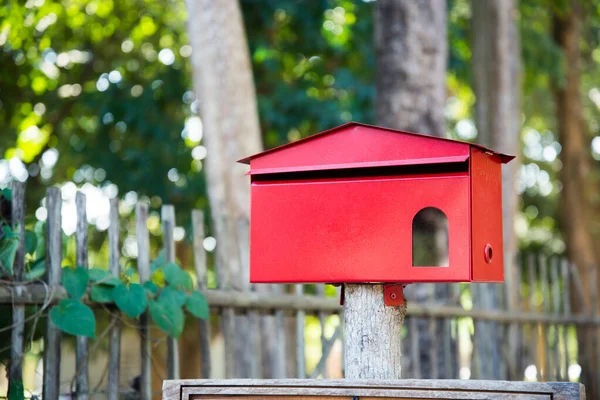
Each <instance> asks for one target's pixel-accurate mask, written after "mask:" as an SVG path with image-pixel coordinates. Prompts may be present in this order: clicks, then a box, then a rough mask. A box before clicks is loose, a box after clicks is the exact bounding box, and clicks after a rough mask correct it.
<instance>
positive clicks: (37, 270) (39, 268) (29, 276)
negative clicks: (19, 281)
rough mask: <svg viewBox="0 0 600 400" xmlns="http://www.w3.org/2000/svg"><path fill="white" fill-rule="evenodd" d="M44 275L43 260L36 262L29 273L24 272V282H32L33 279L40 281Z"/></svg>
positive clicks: (44, 264)
mask: <svg viewBox="0 0 600 400" xmlns="http://www.w3.org/2000/svg"><path fill="white" fill-rule="evenodd" d="M45 273H46V260H44V259H43V258H42V259H41V260H36V261H35V262H34V263H33V264H32V265H31V267H30V268H29V271H27V272H25V280H28V281H33V280H35V279H40V278H41V277H42V276H44V274H45Z"/></svg>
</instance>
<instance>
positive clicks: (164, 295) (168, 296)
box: [158, 286, 185, 307]
mask: <svg viewBox="0 0 600 400" xmlns="http://www.w3.org/2000/svg"><path fill="white" fill-rule="evenodd" d="M158 299H159V300H167V301H169V302H172V303H174V304H177V306H178V307H181V306H183V305H184V304H185V292H182V291H180V290H177V289H175V288H173V287H172V286H167V287H165V288H164V289H163V290H162V291H161V292H160V296H158Z"/></svg>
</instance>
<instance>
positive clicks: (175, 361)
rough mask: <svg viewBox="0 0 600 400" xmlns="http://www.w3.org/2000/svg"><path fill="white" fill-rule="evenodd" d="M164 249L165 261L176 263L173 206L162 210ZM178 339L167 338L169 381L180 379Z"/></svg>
mask: <svg viewBox="0 0 600 400" xmlns="http://www.w3.org/2000/svg"><path fill="white" fill-rule="evenodd" d="M161 217H162V233H163V248H164V250H165V260H166V261H167V262H168V263H174V262H175V238H174V237H173V231H174V229H175V208H174V207H173V206H171V205H164V206H162V208H161ZM178 347H179V346H178V345H177V339H175V338H172V337H169V338H167V377H168V379H179V349H178Z"/></svg>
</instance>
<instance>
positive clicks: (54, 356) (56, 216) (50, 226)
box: [42, 187, 62, 399]
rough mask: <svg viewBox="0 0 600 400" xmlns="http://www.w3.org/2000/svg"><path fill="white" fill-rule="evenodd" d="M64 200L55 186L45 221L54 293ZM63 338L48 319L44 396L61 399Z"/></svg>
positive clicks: (48, 275) (48, 271)
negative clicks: (61, 343) (61, 348)
mask: <svg viewBox="0 0 600 400" xmlns="http://www.w3.org/2000/svg"><path fill="white" fill-rule="evenodd" d="M61 207H62V198H61V195H60V189H59V188H57V187H52V188H50V189H48V192H47V194H46V208H47V209H48V220H47V222H46V280H47V282H48V286H50V288H51V290H56V287H57V286H60V282H61V278H62V266H61V263H62V228H61V221H62V218H61ZM60 337H61V331H60V329H58V328H57V327H56V325H54V324H53V323H52V320H51V319H50V318H48V324H47V326H46V335H45V337H44V384H43V389H42V392H43V394H42V397H43V398H44V399H58V395H59V390H60Z"/></svg>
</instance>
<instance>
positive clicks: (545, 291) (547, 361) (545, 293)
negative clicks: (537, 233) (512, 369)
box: [540, 254, 552, 382]
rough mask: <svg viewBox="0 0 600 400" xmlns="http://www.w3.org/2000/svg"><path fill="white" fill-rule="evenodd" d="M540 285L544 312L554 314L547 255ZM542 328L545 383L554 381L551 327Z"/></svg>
mask: <svg viewBox="0 0 600 400" xmlns="http://www.w3.org/2000/svg"><path fill="white" fill-rule="evenodd" d="M540 285H541V289H542V297H543V299H544V300H543V310H544V312H545V313H548V314H549V313H551V312H552V309H551V307H552V305H551V303H550V289H549V287H548V258H547V257H546V256H545V255H543V254H542V255H540ZM540 327H541V332H542V333H541V337H542V340H543V361H544V362H543V364H542V366H543V368H544V369H543V373H542V377H543V381H546V382H547V381H549V380H551V379H552V371H550V369H551V368H550V365H551V362H552V360H551V355H552V352H551V351H550V325H548V324H540Z"/></svg>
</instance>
